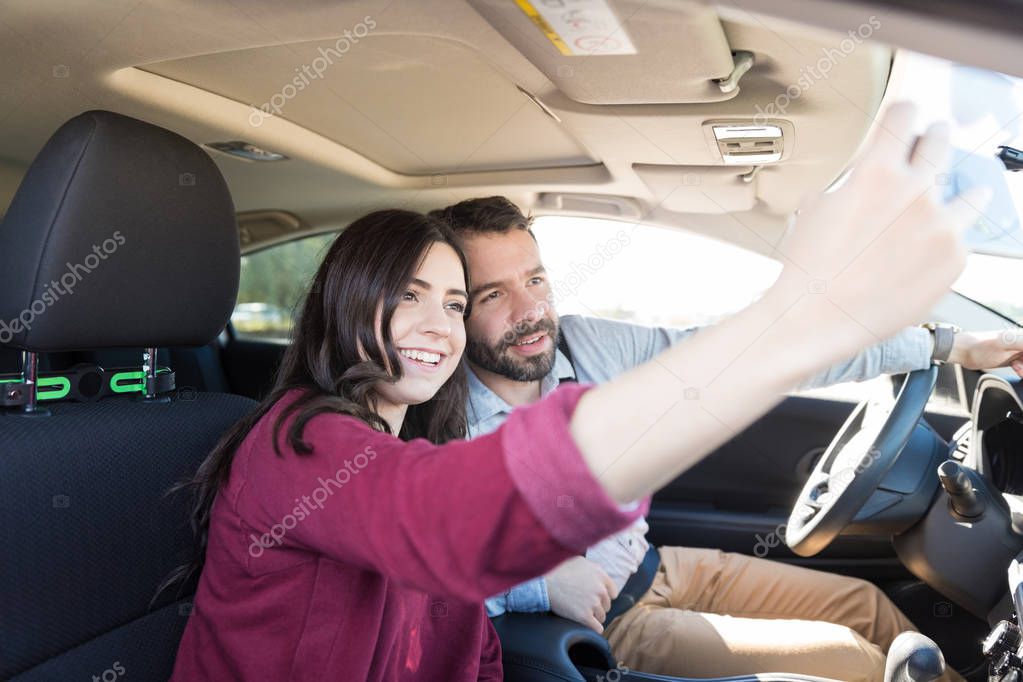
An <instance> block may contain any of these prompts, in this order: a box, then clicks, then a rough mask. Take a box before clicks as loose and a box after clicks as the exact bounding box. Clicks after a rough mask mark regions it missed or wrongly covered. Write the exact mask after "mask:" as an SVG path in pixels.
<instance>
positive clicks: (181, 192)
mask: <svg viewBox="0 0 1023 682" xmlns="http://www.w3.org/2000/svg"><path fill="white" fill-rule="evenodd" d="M239 267H240V259H239V251H238V229H237V224H236V222H235V213H234V204H233V203H232V201H231V195H230V193H229V192H228V190H227V184H226V183H225V182H224V178H223V176H221V174H220V171H219V170H218V169H217V167H216V165H215V164H214V163H213V161H212V159H210V157H209V156H208V155H207V154H206V153H205V152H203V151H202V150H201V149H200V148H199V147H197V146H196V145H195V144H193V143H192V142H189V141H188V140H186V139H185V138H183V137H181V136H180V135H177V134H175V133H172V132H170V131H168V130H164V129H163V128H158V127H156V126H154V125H150V124H148V123H143V122H142V121H138V120H136V119H133V118H128V117H127V116H121V115H119V114H113V113H110V112H109V111H88V112H86V113H84V114H81V115H79V116H76V117H75V118H73V119H71V120H70V121H68V122H67V123H65V124H64V125H63V126H61V127H60V129H59V130H57V132H56V133H54V135H53V137H51V138H50V140H49V141H48V142H47V143H46V145H45V146H44V147H43V149H42V151H40V152H39V155H38V156H37V157H36V159H35V161H33V162H32V165H31V166H29V169H28V172H27V173H26V174H25V178H24V179H23V180H22V182H21V186H20V187H19V188H18V192H17V194H15V195H14V200H13V201H12V202H11V206H10V208H9V209H8V211H7V215H6V216H5V217H4V221H3V224H2V225H0V345H5V346H12V347H14V348H20V349H23V350H30V351H38V352H43V351H58V350H86V349H97V348H117V347H131V346H134V347H138V346H142V347H146V346H198V345H202V344H205V343H207V342H209V341H210V339H212V338H213V337H215V336H216V335H217V334H218V333H219V332H220V330H221V329H223V327H224V325H225V324H226V323H227V320H228V318H229V316H230V314H231V310H232V309H233V307H234V303H235V298H236V297H237V295H238V272H239Z"/></svg>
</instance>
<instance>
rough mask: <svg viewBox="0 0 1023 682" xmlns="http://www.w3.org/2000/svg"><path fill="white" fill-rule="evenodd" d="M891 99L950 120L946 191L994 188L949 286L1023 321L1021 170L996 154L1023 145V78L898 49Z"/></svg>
mask: <svg viewBox="0 0 1023 682" xmlns="http://www.w3.org/2000/svg"><path fill="white" fill-rule="evenodd" d="M886 98H888V99H889V100H891V101H894V100H902V99H908V100H911V101H913V102H915V103H916V104H917V106H918V107H919V110H920V111H922V112H924V116H923V117H922V118H924V119H926V121H931V120H936V119H945V120H948V121H950V122H951V123H952V127H951V140H952V146H953V149H954V152H953V157H952V167H951V169H950V172H949V173H947V174H939V175H936V176H935V182H936V183H937V184H939V185H942V186H945V187H947V188H948V189H947V190H946V193H947V194H948V195H949V196H951V195H952V194H954V193H956V192H958V191H962V190H963V189H966V188H967V187H969V186H971V185H976V184H983V185H985V186H989V187H991V186H993V187H994V188H995V195H994V197H993V198H992V200H991V203H990V204H989V205H988V206H987V207H986V208H983V207H979V206H978V207H977V223H976V225H975V226H974V227H973V228H972V229H971V230H970V231H969V232H968V234H967V240H968V243H969V246H970V249H971V250H972V251H973V252H974V253H973V254H972V255H971V256H970V257H969V260H968V261H967V266H966V269H965V270H964V272H963V274H962V276H961V277H960V278H959V280H958V281H957V282H956V283H955V284H954V285H953V287H952V288H953V290H955V291H956V292H958V293H960V294H962V295H964V296H967V297H968V298H971V299H973V300H975V301H977V302H979V303H982V304H984V305H986V306H988V307H989V308H992V309H994V310H996V311H997V312H999V313H1001V314H1002V315H1004V316H1006V317H1009V318H1011V319H1013V320H1015V321H1016V322H1021V321H1023V295H1021V294H1020V293H1019V292H1018V291H1017V287H1016V286H1014V284H1015V283H1017V282H1023V260H1020V259H1021V258H1023V231H1021V230H1020V213H1019V207H1021V206H1023V173H1019V172H1014V173H1013V172H1007V171H1006V170H1005V166H1004V165H1003V164H1002V162H1001V161H999V160H998V159H997V158H996V156H995V154H996V153H998V148H999V147H1000V146H1003V145H1004V146H1009V147H1015V148H1019V149H1023V80H1021V79H1018V78H1011V77H1009V76H1005V75H1003V74H1000V73H996V72H993V71H986V70H983V69H976V68H973V67H966V66H962V65H959V64H954V63H952V62H947V61H944V60H941V59H936V58H933V57H926V56H923V55H918V54H914V53H907V52H900V53H899V54H898V56H897V57H896V60H895V65H894V68H893V71H892V80H891V83H890V85H889V92H888V93H887V94H886ZM924 122H925V121H921V124H922V123H924ZM984 254H987V255H984Z"/></svg>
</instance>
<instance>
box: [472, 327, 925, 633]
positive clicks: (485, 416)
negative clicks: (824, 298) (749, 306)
mask: <svg viewBox="0 0 1023 682" xmlns="http://www.w3.org/2000/svg"><path fill="white" fill-rule="evenodd" d="M697 331H698V328H692V329H667V328H660V327H644V326H640V325H635V324H629V323H626V322H619V321H616V320H604V319H600V318H594V317H582V316H579V315H565V316H563V317H561V333H562V334H563V335H564V337H565V340H566V341H567V342H568V347H569V350H570V351H571V353H572V362H569V360H568V358H567V357H565V355H564V354H563V353H562V352H561V351H560V350H558V351H557V354H556V356H555V361H554V367H553V368H551V371H550V373H548V374H547V376H545V377H544V378H543V380H542V381H541V382H540V396H541V397H543V396H546V395H547V394H548V393H550V392H551V391H553V390H554V389H555V388H557V387H558V384H559V383H560V382H561V381H563V380H565V379H573V380H575V381H578V382H580V383H602V382H605V381H608V380H610V379H612V378H614V377H615V376H617V375H618V374H621V373H622V372H625V371H626V370H628V369H631V368H632V367H635V366H636V365H640V364H642V363H644V362H646V361H647V360H650V359H651V358H653V357H654V356H656V355H657V354H659V353H660V352H661V351H663V350H665V349H667V348H668V347H669V346H671V345H673V344H675V343H677V342H679V341H682V340H683V339H685V338H687V337H688V336H690V335H692V334H694V333H696V332H697ZM931 346H932V342H931V333H930V332H929V331H927V330H926V329H921V328H918V327H907V328H906V329H904V330H903V331H901V332H899V333H898V334H896V335H895V336H893V337H892V338H890V339H888V340H886V341H883V342H881V343H878V344H876V345H874V346H871V347H869V348H867V349H866V350H864V351H863V352H861V353H860V354H859V355H857V356H855V357H854V358H852V359H850V360H846V361H845V362H841V363H839V364H837V365H834V366H833V367H830V368H828V369H826V370H825V371H823V372H821V373H820V374H817V375H816V376H813V377H811V378H810V379H809V380H808V381H806V382H804V383H803V384H802V385H801V386H799V388H819V387H821V386H830V385H832V384H839V383H843V382H846V381H865V380H867V379H873V378H874V377H876V376H879V375H881V374H897V373H900V372H910V371H913V370H917V369H924V368H926V367H928V366H929V365H930V361H931ZM573 365H574V366H573ZM511 411H512V406H511V405H509V404H508V403H506V402H505V401H504V400H503V399H502V398H500V397H499V396H498V395H497V394H496V393H494V392H493V391H491V390H490V389H489V388H487V387H486V386H485V385H484V384H483V382H482V381H480V380H479V377H477V376H476V375H475V374H474V373H473V372H472V370H471V369H470V370H469V405H468V420H469V436H470V437H475V436H479V435H482V434H484V433H489V432H491V431H493V430H495V429H496V428H497V427H498V426H500V425H501V424H502V423H503V422H504V420H505V419H506V418H507V417H508V415H509V414H511ZM646 530H647V526H646V522H645V521H644V520H643V519H639V520H637V521H636V523H634V524H633V525H632V526H630V527H629V528H627V529H625V530H624V531H622V532H620V533H618V534H616V535H613V536H611V537H609V538H607V539H605V540H603V541H601V542H600V543H598V544H597V545H595V546H594V547H592V548H590V550H589V551H587V553H586V556H587V558H589V559H591V560H593V561H595V562H596V563H597V564H598V565H600V566H601V567H602V568H603V569H604V570H605V571H606V572H607V574H608V575H609V576H610V577H611V578H612V580H614V582H615V583H616V584H617V585H618V588H619V589H621V587H622V585H623V584H624V583H625V580H626V579H627V578H628V576H629V575H631V574H632V573H633V572H635V570H636V568H637V567H638V566H639V563H640V561H642V558H643V554H642V553H639V549H640V548H641V549H642V550H643V552H644V553H645V549H646V544H645V542H646V541H645V539H644V538H643V535H645V533H646ZM637 542H641V544H639V546H638V547H639V548H637V544H636V543H637ZM637 554H638V559H637V558H635V557H636V556H637ZM486 606H487V613H488V614H489V615H490V616H498V615H500V614H502V613H504V612H505V611H525V612H538V611H549V610H550V608H551V607H550V600H549V599H548V596H547V582H546V580H545V579H544V578H543V577H539V578H535V579H533V580H530V581H528V582H525V583H522V584H520V585H517V586H516V587H513V588H512V589H510V590H508V591H507V592H504V593H503V594H499V595H495V596H493V597H491V598H490V599H487V601H486Z"/></svg>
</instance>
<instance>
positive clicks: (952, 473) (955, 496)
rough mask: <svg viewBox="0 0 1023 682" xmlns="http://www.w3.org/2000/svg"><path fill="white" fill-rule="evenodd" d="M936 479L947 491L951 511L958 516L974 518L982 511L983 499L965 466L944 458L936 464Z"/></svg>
mask: <svg viewBox="0 0 1023 682" xmlns="http://www.w3.org/2000/svg"><path fill="white" fill-rule="evenodd" d="M938 480H939V481H941V487H942V488H944V489H945V492H946V493H948V500H949V504H950V505H951V507H952V511H953V512H955V513H956V514H957V515H958V516H961V517H963V518H967V519H975V518H977V517H979V516H980V515H981V514H983V513H984V501H983V500H982V499H981V498H980V497H979V496H978V495H977V491H976V490H975V489H974V487H973V480H972V479H971V478H970V471H969V469H967V468H966V467H965V466H963V465H962V464H960V463H959V462H957V461H955V460H954V459H947V460H945V461H944V462H942V463H941V464H940V465H938Z"/></svg>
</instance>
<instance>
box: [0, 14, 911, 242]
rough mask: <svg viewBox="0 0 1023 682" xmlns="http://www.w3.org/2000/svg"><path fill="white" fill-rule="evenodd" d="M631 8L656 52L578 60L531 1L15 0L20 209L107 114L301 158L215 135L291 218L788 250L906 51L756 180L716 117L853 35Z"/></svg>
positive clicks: (202, 140) (8, 30)
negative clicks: (519, 216) (742, 60)
mask: <svg viewBox="0 0 1023 682" xmlns="http://www.w3.org/2000/svg"><path fill="white" fill-rule="evenodd" d="M534 4H538V3H534ZM611 4H612V6H613V8H614V11H615V12H616V13H617V15H618V17H619V19H621V20H622V25H623V26H624V28H625V30H626V32H627V33H628V35H629V37H630V38H631V41H632V42H633V43H634V44H635V47H636V49H637V51H638V53H639V56H633V57H611V56H588V57H587V56H583V57H566V58H562V57H561V56H560V55H559V54H558V50H557V49H556V47H555V46H554V45H553V44H552V43H550V42H549V41H548V40H547V38H545V36H544V35H543V33H542V32H541V31H540V30H539V29H538V28H537V27H536V26H534V25H532V24H531V23H530V21H529V19H528V18H527V17H526V16H525V14H523V13H521V12H520V10H519V9H518V8H517V7H516V6H515V3H514V1H513V0H506V1H504V0H472V1H471V2H464V1H462V0H414V1H413V0H387V1H384V2H381V1H358V2H302V3H298V2H297V3H279V2H270V1H266V0H247V1H246V2H241V1H240V0H238V1H236V2H227V1H223V0H204V1H203V2H194V1H193V2H184V1H173V0H144V1H143V2H138V0H125V1H116V0H115V1H110V2H104V3H97V2H95V1H94V0H90V1H86V0H71V1H62V2H56V3H40V2H37V1H35V0H15V1H12V2H7V3H5V11H4V13H3V16H2V17H0V45H2V46H3V47H2V48H0V49H2V51H3V59H2V60H0V75H2V82H3V83H4V84H5V87H4V90H3V92H2V94H0V210H4V209H5V208H6V206H7V204H8V203H9V201H10V198H11V196H12V195H13V192H14V190H15V189H16V186H17V183H18V181H19V180H20V177H21V176H22V174H23V173H24V170H25V168H26V166H27V164H28V163H29V162H30V161H31V159H32V158H33V156H34V155H35V154H36V153H37V152H38V151H39V149H40V148H41V147H42V145H43V143H44V142H45V141H46V139H47V138H48V137H49V135H50V134H52V133H53V131H54V130H56V128H57V127H59V126H60V124H61V123H63V122H64V121H65V120H67V119H68V118H70V117H72V116H74V115H76V114H78V113H80V112H82V111H85V110H88V109H93V108H102V109H109V110H112V111H116V112H119V113H122V114H127V115H130V116H135V117H137V118H140V119H143V120H146V121H149V122H152V123H155V124H157V125H160V126H164V127H166V128H169V129H171V130H174V131H175V132H178V133H180V134H182V135H184V136H185V137H187V138H189V139H191V140H193V141H194V142H196V143H198V144H206V143H210V142H215V141H226V140H243V141H246V142H250V143H252V144H255V145H257V146H259V147H261V148H265V149H268V150H271V151H275V152H280V153H283V154H285V155H287V156H288V157H289V158H288V160H285V161H279V162H268V163H255V162H251V161H245V160H240V159H236V158H233V157H230V156H226V155H224V154H222V153H219V152H216V151H211V155H212V156H213V158H214V159H215V160H216V162H217V164H218V165H219V167H220V168H221V170H222V172H223V173H224V176H225V177H226V179H227V182H228V185H229V186H230V188H231V191H232V194H233V196H234V200H235V203H236V207H237V209H238V211H240V212H254V211H263V212H264V213H260V214H258V215H260V216H262V217H264V218H265V217H266V216H267V215H269V216H271V217H272V216H273V215H275V214H274V213H265V212H266V211H283V212H287V213H290V214H294V215H295V216H298V219H297V220H292V221H283V222H284V223H287V227H286V228H283V229H287V230H293V231H301V230H306V229H309V230H320V229H326V228H330V227H339V226H342V225H343V224H345V223H346V222H347V221H349V220H351V219H353V218H354V217H357V216H359V215H361V214H363V213H366V212H368V211H370V210H374V209H377V208H384V207H393V206H403V207H407V208H411V209H416V210H429V209H432V208H436V207H438V206H443V205H446V204H449V203H451V202H454V201H457V200H461V199H463V198H467V197H471V196H479V195H485V194H505V195H507V196H509V197H511V198H512V199H513V200H515V201H516V202H518V203H519V204H520V205H522V206H523V207H525V208H529V209H531V210H533V211H534V212H535V213H539V214H543V213H557V212H559V211H568V212H572V213H576V214H584V215H594V216H598V217H599V216H604V217H620V218H625V219H629V220H634V221H635V220H640V219H642V220H644V221H647V222H651V223H656V224H662V225H666V226H676V227H681V228H684V229H688V230H693V231H696V232H699V233H703V234H707V235H709V236H712V237H715V238H717V239H721V240H724V241H727V242H731V243H735V244H738V245H741V246H744V247H746V248H751V249H754V250H757V251H761V252H769V251H770V249H771V248H772V247H773V245H774V244H775V243H776V241H777V239H778V237H779V235H780V234H781V233H782V231H783V229H784V225H785V221H786V218H787V215H788V214H789V213H790V212H791V211H792V210H793V209H794V208H795V206H796V205H797V204H798V202H799V201H800V199H801V198H802V197H803V196H804V195H805V194H806V193H808V192H813V191H817V190H821V189H823V188H825V187H827V186H828V185H829V184H831V183H832V182H833V181H834V180H835V179H836V178H837V177H838V176H839V175H840V174H841V173H842V172H843V170H844V169H845V168H846V167H847V165H848V164H849V161H850V159H851V158H852V157H853V155H854V153H855V151H856V150H857V148H858V147H859V145H860V144H861V142H862V140H863V138H864V136H865V134H866V133H867V131H868V130H869V128H870V126H871V124H872V123H873V117H874V114H875V112H876V111H877V109H878V107H879V106H880V103H881V100H882V97H883V95H884V92H885V88H886V85H887V83H888V78H889V74H890V67H891V63H892V51H891V50H890V49H888V48H887V47H885V46H884V45H881V44H879V43H874V42H869V41H868V42H863V43H862V44H857V46H856V48H855V49H854V50H852V51H851V52H849V53H848V54H845V53H844V52H843V56H842V57H841V58H840V59H835V60H834V61H835V63H834V65H833V67H832V69H831V72H830V74H829V76H828V78H827V79H820V80H816V81H814V82H813V83H812V86H811V87H807V88H805V89H803V90H802V91H801V92H800V96H799V97H798V98H794V99H792V100H791V102H790V103H789V105H788V106H787V107H786V110H785V112H784V115H779V116H775V117H772V118H773V119H781V120H783V121H784V122H786V126H787V127H786V139H785V142H784V144H785V153H784V157H783V159H782V160H781V161H780V162H778V163H776V164H770V165H766V166H764V167H763V168H762V169H761V170H760V172H758V173H757V174H756V175H755V177H754V178H753V180H752V182H745V181H743V179H742V178H741V177H740V176H741V175H743V174H744V173H745V172H747V171H748V170H749V169H750V167H748V166H747V167H741V166H726V165H724V164H723V162H722V159H721V157H720V155H719V154H718V153H717V152H716V148H715V145H714V144H713V140H712V138H711V139H710V140H709V139H708V137H707V130H706V129H705V126H704V124H705V123H707V122H708V121H720V120H729V121H735V122H747V123H750V122H753V120H754V116H755V115H756V114H757V113H758V112H762V111H765V110H768V109H769V107H770V105H771V103H772V102H776V98H777V97H778V96H779V95H781V94H782V93H784V92H785V91H786V88H787V87H789V86H790V85H791V84H795V83H797V82H798V81H799V79H800V77H801V76H804V77H805V73H806V71H805V69H806V67H807V66H808V65H811V64H814V63H816V62H817V60H818V59H819V58H820V57H821V55H824V54H826V51H827V50H832V51H834V50H835V49H837V48H839V46H840V43H841V41H842V39H843V38H844V37H845V36H844V34H842V33H832V32H822V31H820V30H811V29H807V28H799V27H797V25H795V24H792V23H790V22H782V21H780V20H776V19H771V18H768V17H766V16H763V15H758V14H754V13H750V12H746V11H736V10H735V9H734V8H732V10H731V11H730V12H722V13H720V14H719V13H718V11H716V10H715V9H713V8H711V7H709V6H707V5H704V4H701V3H688V2H656V1H648V2H641V1H638V0H636V1H634V0H611ZM508 7H510V8H511V10H512V13H510V14H509V13H508V11H507V9H508ZM367 18H369V20H367ZM861 21H866V17H865V16H863V17H861ZM369 23H372V24H373V25H374V27H373V28H371V29H370V30H368V31H366V30H364V29H360V30H357V27H358V26H359V25H360V24H363V25H364V27H365V26H368V24H369ZM849 28H850V29H855V28H856V26H854V25H850V26H849ZM346 30H347V31H349V35H352V33H351V32H352V31H355V34H354V35H356V36H360V35H361V36H364V37H359V38H357V40H355V41H353V42H352V43H351V44H350V49H349V50H348V51H347V52H345V54H344V55H343V57H341V58H338V59H336V60H335V61H334V63H332V64H330V66H329V68H326V69H324V70H323V77H322V78H317V79H315V80H311V81H309V84H308V86H307V87H305V88H304V89H302V90H301V91H296V92H295V94H294V96H293V97H290V98H287V100H286V102H285V103H284V105H283V106H282V107H281V110H280V114H279V115H275V116H271V117H262V116H256V117H253V112H254V109H253V107H255V106H259V105H260V104H262V103H266V102H270V101H272V98H273V97H274V95H275V94H278V95H280V93H282V92H285V90H284V87H285V85H286V84H287V83H289V82H291V80H292V78H294V77H295V76H296V75H297V74H299V73H300V69H301V68H302V67H303V66H305V65H310V64H311V63H312V62H313V60H315V59H316V57H317V55H322V54H323V52H322V51H320V50H323V49H329V47H330V46H332V45H336V44H337V41H338V38H339V37H341V36H343V35H344V32H345V31H346ZM737 50H745V51H749V52H752V53H753V54H754V56H755V64H754V66H753V68H752V69H751V70H750V72H749V73H747V74H746V75H744V76H743V77H742V78H741V80H740V88H739V91H738V94H736V95H734V96H732V95H727V96H728V97H731V98H730V99H721V98H722V97H724V96H725V95H722V93H721V91H720V88H717V87H716V84H715V83H714V81H713V78H719V77H722V76H724V75H727V72H726V73H722V55H724V59H725V61H724V65H725V68H726V70H727V67H728V66H729V65H730V59H731V58H730V53H729V51H737ZM832 54H834V52H832ZM637 60H639V61H637ZM321 64H322V62H321ZM555 66H556V67H557V68H556V69H555V68H554V67H555ZM566 67H567V68H566ZM573 79H574V80H573ZM277 101H280V96H278V99H277ZM594 101H598V102H610V103H593V102H594ZM254 120H258V125H255V124H253V123H252V121H254ZM760 122H761V123H762V122H763V121H762V120H760ZM243 217H244V214H243ZM282 224H283V223H282Z"/></svg>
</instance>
